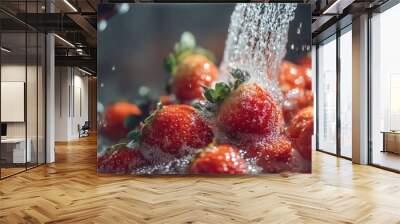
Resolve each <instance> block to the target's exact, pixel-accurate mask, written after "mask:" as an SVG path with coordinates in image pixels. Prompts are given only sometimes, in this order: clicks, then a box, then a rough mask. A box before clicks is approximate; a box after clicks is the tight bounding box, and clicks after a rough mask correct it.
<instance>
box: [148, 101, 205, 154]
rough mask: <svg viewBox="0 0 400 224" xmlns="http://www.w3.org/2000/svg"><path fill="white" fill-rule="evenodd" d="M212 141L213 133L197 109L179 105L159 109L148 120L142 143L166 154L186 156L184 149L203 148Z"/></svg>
mask: <svg viewBox="0 0 400 224" xmlns="http://www.w3.org/2000/svg"><path fill="white" fill-rule="evenodd" d="M212 139H213V132H212V131H211V128H210V127H209V126H208V125H207V124H206V122H205V121H204V119H203V118H202V117H201V116H200V115H199V114H198V113H197V111H196V110H195V108H194V107H192V106H189V105H183V104H177V105H168V106H164V107H160V108H158V109H157V110H156V111H155V112H154V113H153V114H152V115H151V116H150V117H148V118H147V119H146V120H145V124H144V126H143V128H142V133H141V136H140V141H141V142H142V143H145V144H147V145H149V146H154V147H158V148H159V149H160V150H162V151H163V152H166V153H169V154H173V155H176V156H177V157H180V156H183V155H185V154H186V153H187V152H185V151H182V149H185V147H190V148H202V147H204V146H206V145H208V144H209V143H211V141H212Z"/></svg>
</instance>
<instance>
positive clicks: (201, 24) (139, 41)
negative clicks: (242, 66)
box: [97, 3, 311, 105]
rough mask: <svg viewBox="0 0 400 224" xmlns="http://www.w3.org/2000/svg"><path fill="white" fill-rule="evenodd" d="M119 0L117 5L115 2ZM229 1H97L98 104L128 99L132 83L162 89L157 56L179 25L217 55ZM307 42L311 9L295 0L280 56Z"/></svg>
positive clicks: (301, 50) (303, 48)
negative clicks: (214, 2) (287, 38)
mask: <svg viewBox="0 0 400 224" xmlns="http://www.w3.org/2000/svg"><path fill="white" fill-rule="evenodd" d="M121 6H122V7H121ZM234 6H235V4H233V3H227V4H225V3H223V4H221V3H220V4H193V3H190V4H165V3H163V4H152V3H145V4H129V5H127V4H124V5H100V6H99V9H98V12H99V15H98V16H99V21H100V22H99V24H98V51H97V53H98V56H97V57H98V60H97V61H98V66H97V67H98V83H99V88H100V89H99V91H98V100H99V102H101V103H102V104H103V105H107V104H109V103H112V102H115V101H119V100H130V101H132V100H134V99H136V98H137V97H138V88H139V87H140V86H143V85H145V86H148V87H150V88H151V89H152V92H153V94H154V95H160V94H163V93H164V89H165V88H164V87H165V83H166V82H167V80H168V79H169V74H168V73H167V72H166V71H165V70H164V67H163V59H164V57H165V56H167V55H168V54H169V53H170V52H171V51H172V49H173V47H174V44H175V42H177V41H178V40H179V38H180V35H181V33H182V32H184V31H190V32H192V33H193V34H194V35H195V37H196V41H197V44H198V45H199V46H202V47H205V48H207V49H209V50H211V51H212V52H214V54H215V56H216V59H217V65H218V64H219V62H220V61H221V59H222V56H223V52H224V46H225V39H226V36H227V33H228V26H229V23H230V16H231V13H232V11H233V9H234ZM310 45H311V10H310V7H309V5H303V4H299V5H298V7H297V9H296V17H295V19H294V20H293V21H292V22H291V24H290V29H289V41H288V45H287V55H286V59H288V60H291V61H293V62H295V61H297V60H298V59H299V58H301V57H303V56H305V55H306V54H307V53H308V51H309V50H310Z"/></svg>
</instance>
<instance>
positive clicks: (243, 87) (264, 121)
mask: <svg viewBox="0 0 400 224" xmlns="http://www.w3.org/2000/svg"><path fill="white" fill-rule="evenodd" d="M232 76H233V77H234V78H235V79H236V80H235V82H234V83H228V84H227V83H217V84H216V85H215V89H208V88H206V90H205V96H206V98H207V100H208V101H210V102H211V103H216V104H217V105H218V109H217V125H218V127H219V128H221V129H222V130H223V131H224V132H225V133H227V134H228V136H230V137H233V138H239V137H240V135H241V134H244V135H247V134H257V135H270V134H272V133H277V132H280V129H281V124H282V111H281V109H280V107H279V105H278V103H277V102H276V101H275V100H274V98H273V97H272V95H271V94H270V93H269V92H268V91H267V90H265V89H263V88H262V87H261V86H259V85H258V84H256V83H247V82H246V81H247V79H248V78H249V74H248V73H247V72H243V71H241V70H234V71H233V72H232Z"/></svg>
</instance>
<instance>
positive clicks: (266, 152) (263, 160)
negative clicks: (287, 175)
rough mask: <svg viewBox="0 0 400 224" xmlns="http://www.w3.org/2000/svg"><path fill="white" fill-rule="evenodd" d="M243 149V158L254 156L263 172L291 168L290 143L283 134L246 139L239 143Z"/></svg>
mask: <svg viewBox="0 0 400 224" xmlns="http://www.w3.org/2000/svg"><path fill="white" fill-rule="evenodd" d="M239 146H240V148H242V149H243V150H245V158H254V159H255V161H256V163H257V165H258V166H260V167H261V168H262V169H263V172H267V173H275V172H281V171H287V170H290V168H291V157H292V145H291V143H290V141H289V140H288V139H287V138H286V137H285V136H278V137H273V138H263V139H258V140H256V141H254V139H247V140H244V141H242V142H241V143H239Z"/></svg>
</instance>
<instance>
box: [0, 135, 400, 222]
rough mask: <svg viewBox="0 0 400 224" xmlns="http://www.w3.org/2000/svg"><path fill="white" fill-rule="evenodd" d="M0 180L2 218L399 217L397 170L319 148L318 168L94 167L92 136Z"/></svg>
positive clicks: (342, 219) (271, 219)
mask: <svg viewBox="0 0 400 224" xmlns="http://www.w3.org/2000/svg"><path fill="white" fill-rule="evenodd" d="M56 156H57V157H56V159H57V162H56V163H55V164H49V165H46V166H42V167H39V168H36V169H33V170H30V171H28V172H26V173H22V174H19V175H17V176H14V177H11V178H8V179H5V180H2V181H0V223H7V224H8V223H118V224H122V223H374V224H375V223H385V224H386V223H400V212H399V211H400V200H398V199H399V198H400V175H398V174H395V173H390V172H387V171H384V170H380V169H377V168H374V167H369V166H361V165H354V164H352V163H351V162H350V161H347V160H343V159H339V158H335V157H332V156H329V155H326V154H322V153H318V152H314V155H313V156H314V159H313V174H311V175H307V174H298V175H294V174H289V175H265V176H258V177H248V176H240V177H220V178H219V177H193V176H189V177H170V176H160V177H133V176H115V175H104V174H99V175H98V174H97V173H96V165H95V162H96V141H95V138H94V137H89V138H85V139H82V140H80V141H75V142H71V143H68V144H58V145H57V150H56Z"/></svg>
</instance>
